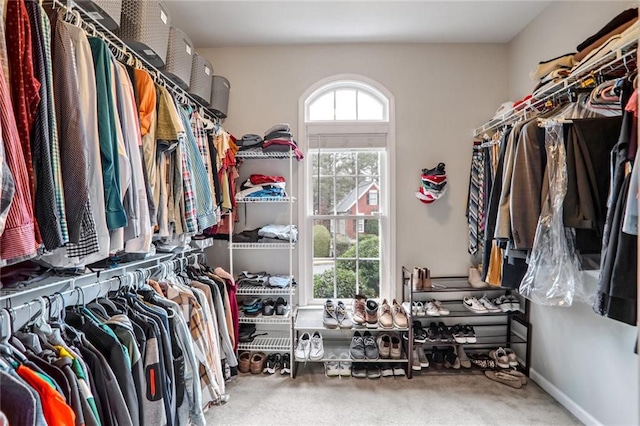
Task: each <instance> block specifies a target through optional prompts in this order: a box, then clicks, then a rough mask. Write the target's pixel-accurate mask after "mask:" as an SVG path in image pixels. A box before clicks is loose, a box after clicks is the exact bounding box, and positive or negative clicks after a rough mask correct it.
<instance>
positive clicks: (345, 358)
mask: <svg viewBox="0 0 640 426" xmlns="http://www.w3.org/2000/svg"><path fill="white" fill-rule="evenodd" d="M339 366H340V375H341V376H342V377H349V376H351V361H349V354H348V353H346V352H342V353H341V354H340V361H339Z"/></svg>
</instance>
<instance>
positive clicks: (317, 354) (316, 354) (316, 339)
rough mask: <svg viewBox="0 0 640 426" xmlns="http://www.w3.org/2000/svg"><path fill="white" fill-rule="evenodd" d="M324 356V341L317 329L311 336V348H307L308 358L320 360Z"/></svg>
mask: <svg viewBox="0 0 640 426" xmlns="http://www.w3.org/2000/svg"><path fill="white" fill-rule="evenodd" d="M322 357H324V343H323V341H322V334H320V333H319V332H317V331H314V332H313V335H312V336H311V349H310V350H309V359H310V360H311V361H320V360H321V359H322Z"/></svg>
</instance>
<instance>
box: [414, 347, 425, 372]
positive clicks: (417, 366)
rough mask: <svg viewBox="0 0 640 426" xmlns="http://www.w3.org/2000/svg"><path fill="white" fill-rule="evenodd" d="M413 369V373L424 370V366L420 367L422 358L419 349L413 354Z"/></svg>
mask: <svg viewBox="0 0 640 426" xmlns="http://www.w3.org/2000/svg"><path fill="white" fill-rule="evenodd" d="M411 369H412V370H413V371H420V370H422V366H421V365H420V358H419V357H418V348H414V349H413V352H412V353H411Z"/></svg>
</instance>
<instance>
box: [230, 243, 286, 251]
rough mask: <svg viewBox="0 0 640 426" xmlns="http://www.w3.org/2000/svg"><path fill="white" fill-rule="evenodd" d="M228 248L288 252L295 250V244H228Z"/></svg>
mask: <svg viewBox="0 0 640 426" xmlns="http://www.w3.org/2000/svg"><path fill="white" fill-rule="evenodd" d="M229 244H230V247H231V248H232V249H234V250H241V249H244V250H250V249H254V250H259V249H263V250H264V249H269V250H271V249H277V250H289V249H290V248H295V247H296V244H295V243H286V242H285V243H264V244H263V243H229Z"/></svg>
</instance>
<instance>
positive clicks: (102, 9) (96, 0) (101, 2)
mask: <svg viewBox="0 0 640 426" xmlns="http://www.w3.org/2000/svg"><path fill="white" fill-rule="evenodd" d="M75 2H76V3H77V4H78V6H80V8H81V9H82V10H84V11H85V12H86V13H87V15H89V17H91V18H93V19H95V20H96V21H98V22H99V23H100V24H102V25H103V26H104V27H105V28H106V29H108V30H109V31H117V30H118V28H120V14H121V13H122V0H75Z"/></svg>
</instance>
